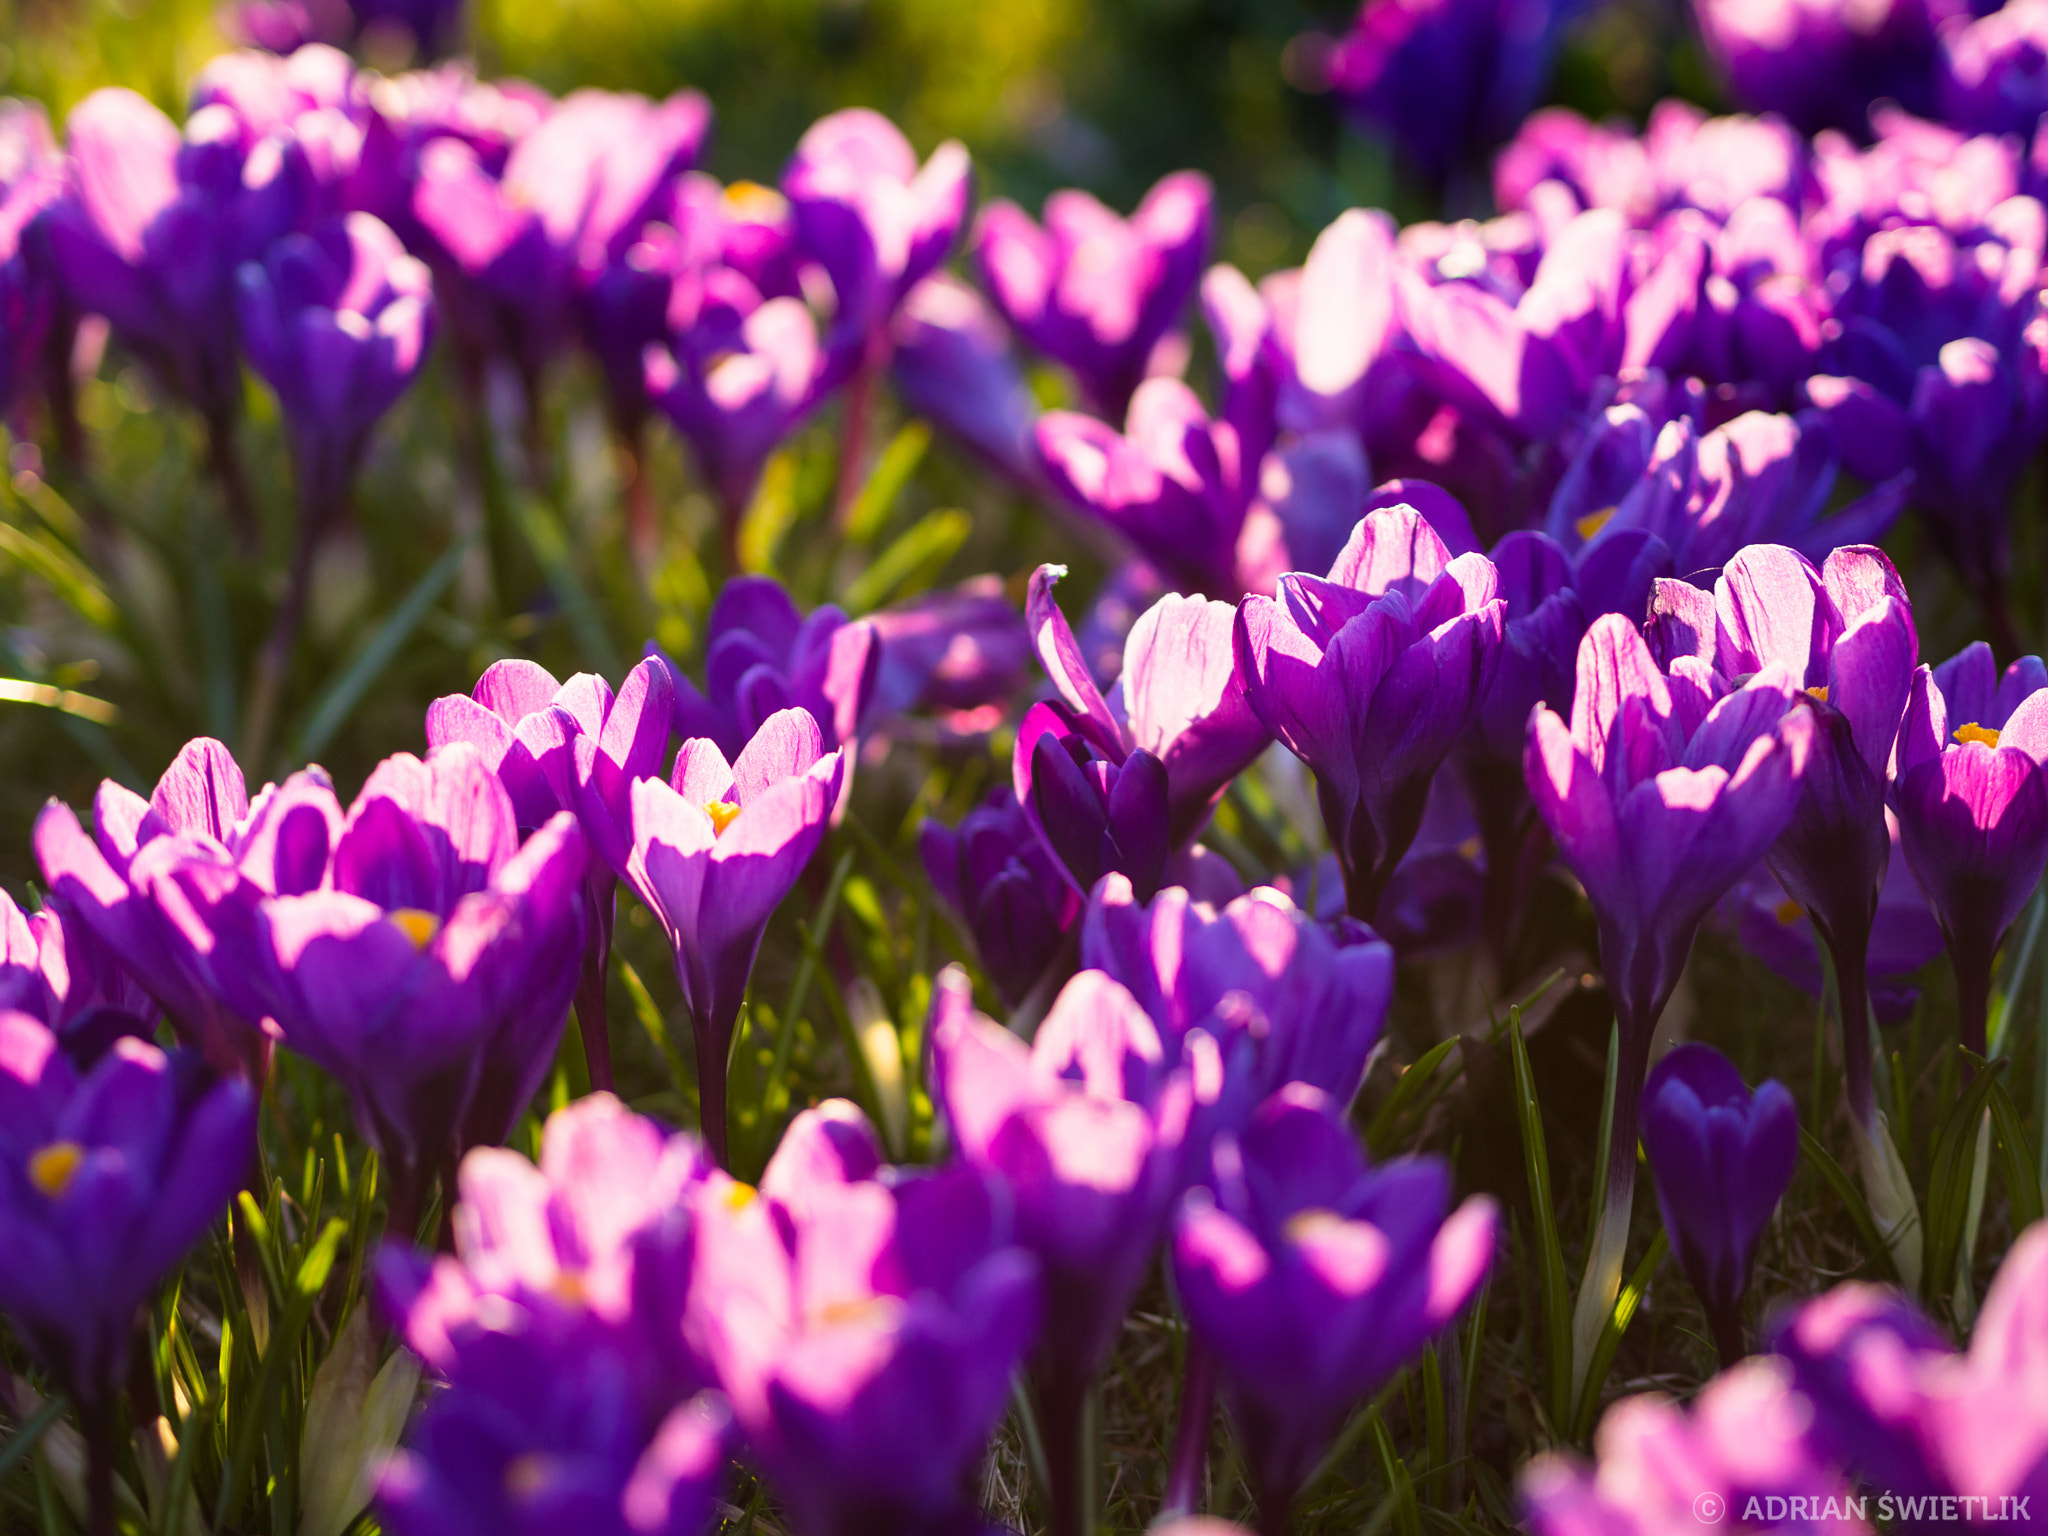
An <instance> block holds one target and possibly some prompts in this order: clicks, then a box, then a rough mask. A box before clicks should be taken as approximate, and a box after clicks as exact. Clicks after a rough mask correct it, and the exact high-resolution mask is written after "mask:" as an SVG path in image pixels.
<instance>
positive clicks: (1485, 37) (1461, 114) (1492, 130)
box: [1325, 0, 1577, 182]
mask: <svg viewBox="0 0 2048 1536" xmlns="http://www.w3.org/2000/svg"><path fill="white" fill-rule="evenodd" d="M1576 10H1577V7H1576V6H1575V5H1573V4H1571V3H1569V0H1512V3H1502V0H1401V3H1400V4H1396V5H1372V4H1368V5H1364V6H1361V7H1360V8H1359V12H1358V19H1357V20H1356V21H1355V22H1354V23H1353V24H1352V29H1351V32H1350V35H1349V36H1347V37H1346V38H1345V39H1344V40H1343V41H1342V42H1341V43H1339V44H1338V45H1337V47H1336V49H1335V51H1334V52H1333V54H1332V55H1331V57H1330V58H1329V60H1328V61H1327V63H1326V66H1325V67H1326V69H1327V71H1328V74H1329V80H1330V84H1331V86H1332V87H1333V88H1334V89H1335V90H1336V91H1337V93H1338V96H1339V98H1340V100H1342V102H1343V103H1344V106H1345V108H1346V110H1347V111H1349V112H1350V113H1351V115H1352V116H1353V117H1355V118H1357V119H1358V120H1359V121H1360V122H1361V123H1363V124H1365V125H1367V126H1369V127H1371V128H1373V129H1376V130H1378V131H1379V132H1381V133H1383V134H1385V135H1386V136H1387V137H1388V138H1389V139H1391V140H1392V141H1393V142H1394V143H1395V145H1397V146H1398V147H1399V148H1400V149H1401V151H1402V152H1403V153H1404V154H1406V155H1407V156H1408V158H1409V159H1410V160H1412V161H1413V162H1414V163H1415V165H1416V166H1417V167H1418V168H1419V169H1420V170H1421V171H1422V172H1423V173H1424V174H1425V175H1427V176H1429V177H1430V178H1432V179H1433V180H1435V181H1438V182H1442V181H1444V180H1445V179H1446V178H1448V177H1450V176H1451V175H1452V174H1454V173H1456V172H1459V171H1463V170H1467V169H1471V168H1474V167H1476V166H1478V165H1479V164H1481V163H1482V162H1483V160H1484V157H1485V155H1486V153H1487V152H1488V151H1489V150H1491V149H1492V148H1493V147H1494V146H1495V145H1497V144H1499V143H1501V142H1502V141H1504V140H1505V139H1507V138H1508V137H1509V135H1511V134H1512V133H1513V132H1514V131H1515V126H1516V125H1517V124H1518V123H1520V122H1521V120H1522V118H1523V116H1524V115H1525V114H1526V113H1527V112H1528V111H1529V109H1530V108H1531V107H1533V106H1535V105H1536V103H1537V102H1538V101H1539V100H1541V99H1542V96H1543V93H1544V90H1545V88H1546V87H1547V86H1548V84H1549V80H1550V65H1551V60H1552V59H1553V58H1554V57H1555V56H1556V53H1557V48H1558V44H1559V42H1560V41H1561V39H1562V38H1563V35H1564V30H1565V27H1566V25H1567V24H1568V23H1569V22H1570V21H1571V19H1572V17H1573V15H1574V14H1575V12H1576Z"/></svg>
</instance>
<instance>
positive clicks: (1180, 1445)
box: [1159, 1333, 1218, 1522]
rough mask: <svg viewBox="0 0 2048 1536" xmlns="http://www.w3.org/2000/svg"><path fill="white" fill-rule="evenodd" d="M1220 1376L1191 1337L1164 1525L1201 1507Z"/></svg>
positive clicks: (1199, 1343) (1163, 1511)
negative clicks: (1210, 1429)
mask: <svg viewBox="0 0 2048 1536" xmlns="http://www.w3.org/2000/svg"><path fill="white" fill-rule="evenodd" d="M1217 1374H1218V1366H1217V1361H1216V1357H1215V1355H1213V1354H1212V1353H1210V1352H1209V1350H1208V1349H1207V1348H1206V1347H1205V1346H1204V1345H1203V1343H1202V1341H1201V1340H1200V1339H1199V1338H1197V1337H1196V1336H1195V1335H1194V1334H1192V1333H1190V1334H1189V1335H1188V1347H1187V1360H1186V1364H1185V1367H1184V1369H1183V1371H1182V1374H1181V1387H1180V1422H1179V1424H1178V1425H1177V1426H1175V1428H1174V1432H1173V1461H1172V1464H1171V1465H1170V1466H1169V1467H1168V1469H1167V1473H1166V1499H1165V1501H1164V1503H1162V1504H1161V1505H1160V1508H1159V1518H1160V1520H1161V1521H1162V1522H1164V1521H1167V1520H1179V1519H1184V1518H1186V1517H1187V1516H1189V1515H1192V1514H1194V1513H1195V1511H1196V1510H1197V1509H1198V1508H1200V1506H1201V1502H1202V1485H1203V1483H1204V1482H1205V1481H1207V1478H1208V1472H1209V1428H1210V1424H1211V1422H1212V1421H1213V1420H1214V1419H1215V1417H1216V1379H1217Z"/></svg>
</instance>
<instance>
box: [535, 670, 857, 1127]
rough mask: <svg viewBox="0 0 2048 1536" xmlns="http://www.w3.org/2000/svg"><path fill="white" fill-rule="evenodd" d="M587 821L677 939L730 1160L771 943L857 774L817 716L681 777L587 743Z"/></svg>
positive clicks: (685, 750) (583, 759) (708, 1097)
mask: <svg viewBox="0 0 2048 1536" xmlns="http://www.w3.org/2000/svg"><path fill="white" fill-rule="evenodd" d="M574 751H575V754H576V758H575V762H576V787H577V796H578V800H577V811H578V815H579V816H580V817H581V818H582V821H583V825H584V827H585V829H586V830H587V832H588V834H589V837H590V841H591V845H592V847H593V848H595V849H596V851H597V853H598V855H599V856H600V857H601V858H603V859H605V860H606V861H607V862H608V863H610V865H611V866H612V870H613V872H614V873H616V874H617V875H618V876H619V878H620V879H622V880H624V881H625V882H626V883H627V884H628V885H630V886H631V887H632V888H633V893H634V894H635V895H636V896H638V897H639V898H640V900H641V901H642V902H644V903H645V904H646V906H647V908H648V910H649V911H650V912H652V913H653V914H654V917H655V920H656V921H657V922H659V923H660V924H661V927H662V931H663V932H664V933H665V934H666V935H667V938H668V941H669V945H670V948H671V949H672V950H673V951H674V953H675V965H676V979H677V981H678V982H679V983H681V986H682V990H683V997H684V999H685V1001H686V1003H687V1005H688V1007H689V1009H690V1016H691V1020H692V1028H693V1033H694V1036H695V1039H696V1050H697V1074H698V1075H697V1081H698V1083H699V1085H700V1087H699V1094H700V1102H701V1105H702V1111H701V1112H702V1117H703V1119H702V1123H703V1130H704V1139H705V1141H706V1142H707V1143H708V1144H709V1145H710V1147H711V1151H712V1154H713V1156H714V1157H716V1158H717V1159H718V1160H719V1161H720V1162H721V1163H722V1162H723V1161H724V1159H725V1150H726V1147H725V1063H726V1057H727V1055H728V1054H729V1053H730V1048H731V1044H732V1031H733V1026H734V1025H735V1024H736V1023H737V1022H738V1020H739V1012H740V1003H741V1000H742V999H743V998H744V997H745V995H746V990H747V978H748V976H749V975H750V974H751V973H752V972H753V968H754V955H755V953H756V951H758V950H759V948H760V947H761V935H762V934H763V933H764V932H765V931H766V930H767V927H768V919H769V918H770V917H771V916H772V915H773V914H774V912H775V909H776V907H778V906H779V905H781V902H782V898H783V897H784V896H786V895H788V894H789V888H790V887H791V886H792V885H794V884H795V883H796V878H797V876H798V875H800V874H801V873H803V868H804V865H806V864H808V863H809V862H810V859H811V855H812V854H813V853H815V852H816V851H817V847H818V844H819V842H820V841H821V840H822V839H823V838H824V835H825V828H826V826H827V824H828V823H829V821H830V820H831V815H832V808H833V806H834V805H836V804H837V803H838V800H839V790H840V784H841V780H842V776H843V774H844V772H845V754H844V752H843V751H835V752H827V751H826V750H825V743H824V736H823V733H822V732H821V731H820V730H819V728H818V722H817V721H816V720H815V719H813V718H812V717H811V715H810V713H809V712H808V711H807V710H802V709H785V710H781V711H779V712H777V713H776V714H773V715H770V716H769V717H768V719H767V720H765V721H764V722H762V725H761V728H760V729H759V730H758V731H756V732H755V733H754V736H753V739H752V740H750V741H749V742H748V743H747V744H746V747H745V749H744V750H743V751H742V752H741V753H740V754H739V756H738V758H737V759H735V760H734V761H733V762H730V763H728V762H727V761H726V758H725V754H724V753H723V752H721V751H720V750H719V749H718V744H717V743H716V742H715V741H712V740H711V739H710V738H708V737H702V736H697V737H691V738H689V739H688V740H686V741H684V743H683V745H682V748H681V750H680V751H678V752H677V753H676V761H675V767H674V769H673V770H672V772H671V774H670V776H669V778H668V779H667V780H666V781H664V780H663V779H661V778H659V777H656V776H653V775H648V776H645V777H628V776H627V775H626V774H624V773H623V772H620V771H618V770H617V768H616V767H615V766H613V765H612V764H611V762H610V760H609V759H608V758H607V756H606V755H605V754H604V753H603V752H602V751H601V750H600V744H599V742H598V741H597V740H595V739H593V738H591V737H588V736H578V737H577V738H576V740H575V744H574Z"/></svg>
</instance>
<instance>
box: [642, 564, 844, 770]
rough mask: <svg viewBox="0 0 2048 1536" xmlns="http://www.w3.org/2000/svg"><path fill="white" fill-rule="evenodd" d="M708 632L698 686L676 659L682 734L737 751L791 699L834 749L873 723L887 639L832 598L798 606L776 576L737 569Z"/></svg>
mask: <svg viewBox="0 0 2048 1536" xmlns="http://www.w3.org/2000/svg"><path fill="white" fill-rule="evenodd" d="M704 634H705V640H704V686H703V688H702V689H701V690H700V689H699V688H698V687H697V686H696V685H695V684H694V683H692V682H691V681H690V680H689V679H688V678H687V677H685V676H684V675H683V674H682V672H681V671H680V670H679V669H677V668H675V667H673V666H671V667H670V673H671V675H672V677H673V679H674V684H675V692H676V729H677V730H678V731H680V732H681V733H682V735H683V736H684V737H686V738H687V737H691V736H706V737H709V738H710V739H711V740H713V741H715V742H717V743H718V749H719V751H721V752H724V753H725V754H727V755H728V756H732V755H735V754H737V753H738V752H739V751H740V750H741V749H742V748H744V747H745V746H746V744H747V742H748V741H749V740H751V739H752V738H753V736H754V733H755V732H757V731H759V730H760V729H761V727H762V725H763V724H764V723H765V722H766V721H767V720H768V719H769V717H770V716H772V715H774V714H776V713H777V712H778V711H780V710H785V709H789V708H792V707H795V708H799V709H803V710H806V711H808V712H809V714H810V716H811V718H812V719H813V720H815V721H816V722H817V725H818V729H819V730H820V731H821V732H822V733H823V740H824V743H825V749H826V750H827V751H828V752H829V751H832V750H834V749H836V748H839V747H843V746H848V745H851V744H852V742H853V741H854V739H855V737H856V736H858V735H859V733H860V731H861V729H862V727H863V726H864V725H865V724H866V723H867V717H868V713H869V706H870V705H871V704H872V703H873V701H874V697H875V685H876V682H877V681H878V679H879V678H880V675H881V666H882V646H881V638H880V636H879V634H878V633H877V632H876V627H875V625H873V624H871V623H869V622H868V621H867V620H865V619H849V618H847V616H846V614H845V613H844V611H842V610H841V609H840V608H839V607H837V606H836V605H835V604H831V603H827V604H825V605H823V606H822V607H819V608H814V609H812V610H811V611H810V612H809V613H808V614H806V613H802V612H800V611H799V610H798V608H797V606H796V604H795V602H794V601H792V600H791V598H790V595H789V593H788V592H786V591H785V590H784V589H783V586H782V583H781V582H779V581H777V580H776V579H775V578H774V577H772V576H735V577H733V578H732V579H731V580H730V581H728V582H726V583H725V585H724V586H723V587H721V588H720V589H719V593H718V600H717V601H716V602H714V603H713V604H712V605H711V616H710V618H709V619H708V620H707V621H706V622H705V626H704ZM656 659H659V658H656Z"/></svg>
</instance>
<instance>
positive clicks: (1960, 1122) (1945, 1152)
mask: <svg viewBox="0 0 2048 1536" xmlns="http://www.w3.org/2000/svg"><path fill="white" fill-rule="evenodd" d="M1960 1054H1961V1055H1962V1056H1963V1057H1964V1059H1965V1060H1967V1061H1968V1062H1969V1063H1970V1064H1971V1065H1972V1066H1974V1067H1975V1068H1976V1069H1977V1075H1976V1077H1975V1078H1974V1079H1973V1080H1972V1081H1971V1083H1970V1085H1969V1086H1968V1087H1967V1088H1965V1089H1964V1090H1963V1091H1962V1092H1961V1093H1960V1094H1958V1095H1957V1097H1956V1102H1955V1104H1954V1105H1953V1106H1952V1107H1951V1108H1950V1109H1949V1112H1948V1114H1947V1116H1946V1117H1944V1118H1943V1120H1942V1122H1941V1126H1940V1129H1939V1130H1937V1131H1936V1132H1935V1136H1934V1157H1933V1160H1932V1161H1931V1162H1930V1164H1929V1166H1928V1174H1927V1265H1926V1268H1925V1269H1923V1270H1922V1271H1921V1278H1920V1289H1921V1292H1922V1299H1923V1300H1925V1301H1926V1303H1927V1304H1928V1307H1929V1309H1930V1310H1933V1309H1934V1305H1935V1303H1936V1301H1937V1300H1938V1299H1939V1298H1940V1296H1941V1295H1942V1287H1944V1286H1946V1285H1949V1284H1950V1283H1952V1282H1953V1281H1954V1279H1955V1270H1956V1255H1957V1254H1958V1253H1959V1252H1960V1251H1961V1249H1962V1243H1963V1227H1964V1224H1965V1223H1966V1222H1967V1221H1968V1219H1969V1201H1970V1178H1971V1174H1972V1172H1973V1170H1974V1167H1975V1163H1976V1154H1977V1131H1978V1127H1979V1125H1980V1124H1981V1123H1982V1122H1983V1119H1984V1108H1985V1104H1986V1103H1987V1102H1988V1101H1989V1099H1990V1097H1991V1090H1992V1089H1993V1088H1994V1087H1996V1086H1997V1084H1998V1079H1999V1076H2000V1075H2001V1074H2002V1073H2003V1072H2004V1071H2005V1069H2006V1067H2007V1066H2008V1065H2009V1063H2008V1062H2007V1061H2006V1060H2005V1059H2004V1058H2002V1057H2001V1058H2000V1059H1999V1060H1997V1061H1994V1062H1989V1063H1986V1062H1983V1061H1981V1060H1979V1059H1978V1058H1977V1057H1976V1056H1974V1055H1971V1054H1969V1053H1968V1052H1960Z"/></svg>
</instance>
